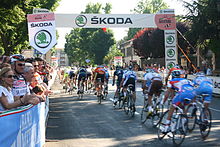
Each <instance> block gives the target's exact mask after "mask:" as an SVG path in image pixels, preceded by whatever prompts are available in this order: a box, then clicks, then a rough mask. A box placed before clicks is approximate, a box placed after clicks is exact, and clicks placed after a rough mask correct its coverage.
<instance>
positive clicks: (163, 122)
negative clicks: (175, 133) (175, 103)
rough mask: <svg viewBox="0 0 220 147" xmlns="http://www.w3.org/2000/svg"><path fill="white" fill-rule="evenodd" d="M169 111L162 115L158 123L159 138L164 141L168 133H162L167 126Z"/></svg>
mask: <svg viewBox="0 0 220 147" xmlns="http://www.w3.org/2000/svg"><path fill="white" fill-rule="evenodd" d="M168 111H169V110H167V111H166V112H164V114H163V115H162V117H161V118H160V121H159V123H158V130H157V136H158V139H159V140H162V139H163V138H164V137H165V136H166V134H167V133H163V132H162V131H163V130H164V129H165V126H166V120H167V116H168Z"/></svg>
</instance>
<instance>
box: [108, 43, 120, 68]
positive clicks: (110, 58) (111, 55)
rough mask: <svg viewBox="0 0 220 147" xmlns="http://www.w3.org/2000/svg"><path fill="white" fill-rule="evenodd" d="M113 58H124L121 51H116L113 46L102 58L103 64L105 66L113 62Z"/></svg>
mask: <svg viewBox="0 0 220 147" xmlns="http://www.w3.org/2000/svg"><path fill="white" fill-rule="evenodd" d="M115 56H124V55H123V53H122V52H121V50H119V49H117V47H116V45H113V46H112V47H111V48H110V50H109V52H108V54H107V55H106V56H105V58H104V63H105V64H111V63H112V61H113V60H114V57H115Z"/></svg>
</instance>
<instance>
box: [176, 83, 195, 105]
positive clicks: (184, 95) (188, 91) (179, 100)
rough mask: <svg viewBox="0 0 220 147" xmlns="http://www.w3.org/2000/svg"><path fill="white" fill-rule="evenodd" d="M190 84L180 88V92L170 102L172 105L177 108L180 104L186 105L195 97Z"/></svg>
mask: <svg viewBox="0 0 220 147" xmlns="http://www.w3.org/2000/svg"><path fill="white" fill-rule="evenodd" d="M189 83H190V82H189ZM191 84H192V83H190V84H183V85H182V86H181V91H180V92H179V93H177V94H176V95H175V97H174V98H173V100H172V104H174V105H176V106H179V105H180V104H184V105H187V104H189V103H190V102H191V100H192V99H193V98H194V97H195V96H196V93H195V90H194V87H193V86H192V85H191ZM186 100H187V101H186Z"/></svg>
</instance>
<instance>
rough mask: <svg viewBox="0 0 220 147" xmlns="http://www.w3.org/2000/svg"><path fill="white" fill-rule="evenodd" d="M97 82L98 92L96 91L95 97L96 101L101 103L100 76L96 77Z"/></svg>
mask: <svg viewBox="0 0 220 147" xmlns="http://www.w3.org/2000/svg"><path fill="white" fill-rule="evenodd" d="M97 83H98V93H97V98H98V103H99V104H101V103H102V99H103V95H102V87H101V78H97Z"/></svg>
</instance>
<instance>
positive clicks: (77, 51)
mask: <svg viewBox="0 0 220 147" xmlns="http://www.w3.org/2000/svg"><path fill="white" fill-rule="evenodd" d="M110 8H111V5H110V4H106V6H105V7H102V5H101V4H99V3H96V4H91V3H89V4H88V5H87V6H86V10H85V12H84V13H101V10H104V12H110ZM113 44H115V40H114V38H113V32H112V31H111V30H109V29H107V30H106V32H104V31H103V30H102V29H101V28H100V29H99V28H91V29H85V28H75V29H73V30H72V31H71V32H70V34H67V35H66V44H65V49H64V50H65V52H66V53H67V55H68V57H69V60H70V63H75V64H80V65H83V64H86V63H85V60H86V59H90V60H91V62H92V63H94V64H102V63H103V59H104V57H105V56H106V54H107V53H108V51H109V48H110V47H111V46H112V45H113Z"/></svg>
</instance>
